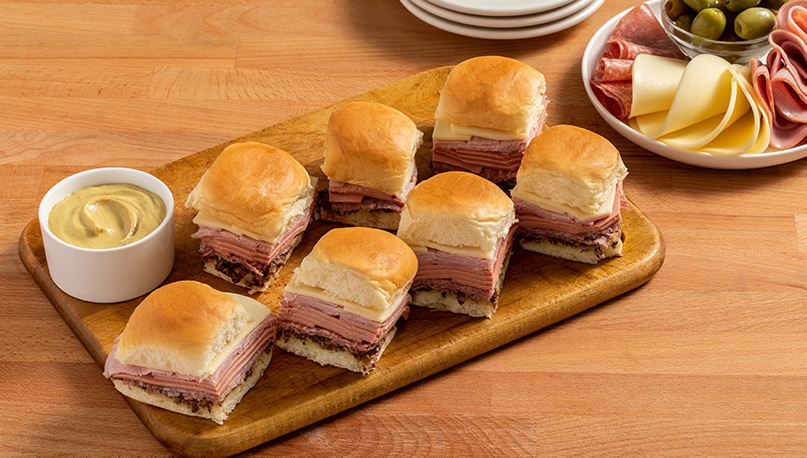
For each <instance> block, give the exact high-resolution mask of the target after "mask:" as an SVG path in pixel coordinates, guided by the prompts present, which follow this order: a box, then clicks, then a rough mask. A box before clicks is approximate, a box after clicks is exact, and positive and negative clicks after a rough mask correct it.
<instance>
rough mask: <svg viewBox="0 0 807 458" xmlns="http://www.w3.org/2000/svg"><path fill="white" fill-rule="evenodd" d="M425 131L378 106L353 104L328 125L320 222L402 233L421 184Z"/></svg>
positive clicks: (407, 119)
mask: <svg viewBox="0 0 807 458" xmlns="http://www.w3.org/2000/svg"><path fill="white" fill-rule="evenodd" d="M422 143H423V132H421V131H420V130H418V128H417V126H416V125H415V123H414V122H413V121H412V120H411V119H409V117H407V116H406V115H405V114H403V113H401V112H400V111H398V110H396V109H394V108H392V107H389V106H386V105H383V104H380V103H374V102H349V103H347V104H345V105H343V106H342V107H340V108H338V109H337V110H336V111H334V112H333V113H332V114H331V116H330V119H329V120H328V127H327V131H326V138H325V161H324V163H323V164H322V171H323V172H324V173H325V175H326V176H327V177H328V186H327V187H326V188H325V189H323V190H322V191H320V193H319V196H318V202H317V210H316V213H315V218H316V219H321V220H326V221H335V222H339V223H344V224H349V225H353V226H369V227H377V228H381V229H393V230H394V229H396V228H397V227H398V221H399V220H400V213H401V210H402V209H403V205H404V203H405V202H406V197H407V195H408V194H409V191H410V190H411V189H412V187H413V186H414V185H415V182H416V181H417V167H416V166H415V153H417V150H418V147H419V146H420V145H421V144H422Z"/></svg>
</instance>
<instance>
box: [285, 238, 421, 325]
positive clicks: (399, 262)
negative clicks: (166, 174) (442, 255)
mask: <svg viewBox="0 0 807 458" xmlns="http://www.w3.org/2000/svg"><path fill="white" fill-rule="evenodd" d="M417 269H418V260H417V256H415V253H414V252H413V251H412V249H411V248H409V246H408V245H407V244H406V243H404V242H403V241H402V240H401V239H399V238H398V237H396V236H395V235H393V234H391V233H389V232H387V231H384V230H381V229H375V228H369V227H343V228H336V229H331V230H330V231H328V232H327V233H326V234H325V235H323V236H322V237H320V239H319V240H318V241H317V243H316V244H315V245H314V247H313V248H312V249H311V252H310V253H309V254H308V256H306V257H305V259H303V261H302V263H301V264H300V267H298V268H297V269H296V270H295V271H294V275H293V276H292V279H291V280H290V281H289V285H287V289H289V290H294V289H295V288H299V287H300V286H302V285H305V286H309V287H314V288H318V289H321V290H322V291H323V292H324V294H325V295H327V296H330V297H334V298H336V299H341V300H345V301H349V302H352V303H354V304H356V305H359V306H361V307H369V308H374V309H378V310H386V309H389V308H390V307H395V306H397V305H398V304H399V303H400V300H401V299H403V296H404V295H405V294H406V293H407V292H408V290H409V286H410V285H411V283H412V280H413V279H414V278H415V274H416V273H417Z"/></svg>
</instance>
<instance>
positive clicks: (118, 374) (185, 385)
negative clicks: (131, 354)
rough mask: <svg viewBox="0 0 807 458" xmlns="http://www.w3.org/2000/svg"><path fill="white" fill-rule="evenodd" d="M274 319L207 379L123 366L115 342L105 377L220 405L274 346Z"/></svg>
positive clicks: (267, 319) (270, 317) (105, 367)
mask: <svg viewBox="0 0 807 458" xmlns="http://www.w3.org/2000/svg"><path fill="white" fill-rule="evenodd" d="M276 325H277V320H276V318H275V317H274V316H273V315H269V316H267V317H266V319H265V320H264V321H263V322H262V323H261V324H260V325H258V327H256V328H255V329H254V330H253V331H252V332H251V333H250V334H249V335H248V336H247V337H246V338H245V339H244V340H243V341H241V343H240V344H239V346H238V348H236V349H235V350H234V351H233V353H231V354H230V355H229V356H228V357H227V359H226V360H225V361H224V362H223V363H222V364H221V366H220V367H219V368H218V369H217V370H216V372H214V373H213V374H212V375H210V376H209V377H202V378H199V377H195V376H191V375H186V374H178V373H176V372H168V371H162V370H157V369H151V368H148V367H141V366H132V365H127V364H123V363H122V362H120V361H118V359H117V358H116V357H115V355H116V353H117V349H118V344H117V342H116V343H115V344H114V345H113V346H112V350H111V351H110V355H109V357H108V358H107V360H106V364H105V366H104V376H105V377H107V378H116V379H119V380H124V381H126V382H127V383H143V384H146V385H150V386H153V387H159V389H160V392H162V393H163V394H166V395H169V396H172V395H173V396H179V395H181V396H183V397H185V398H190V399H212V400H214V401H216V402H221V401H222V400H223V399H224V398H225V397H226V396H227V395H228V394H229V393H230V391H232V390H233V388H235V387H236V386H238V384H240V383H241V382H243V381H244V379H245V378H246V374H247V372H249V369H250V368H252V365H253V364H254V363H255V360H256V359H258V356H260V354H261V352H263V351H264V350H266V349H268V348H271V347H270V345H273V344H274V338H275V329H276Z"/></svg>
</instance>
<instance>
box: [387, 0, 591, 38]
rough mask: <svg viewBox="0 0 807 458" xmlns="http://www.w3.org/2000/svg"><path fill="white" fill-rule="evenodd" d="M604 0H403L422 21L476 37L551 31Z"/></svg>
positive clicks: (577, 19) (569, 24)
mask: <svg viewBox="0 0 807 458" xmlns="http://www.w3.org/2000/svg"><path fill="white" fill-rule="evenodd" d="M604 2H605V0H546V1H542V2H535V1H529V0H498V1H490V0H401V4H403V6H404V7H405V8H406V9H407V10H409V12H410V13H412V14H413V15H414V16H415V17H417V18H418V19H420V20H421V21H423V22H425V23H427V24H429V25H431V26H433V27H437V28H438V29H441V30H445V31H447V32H451V33H455V34H458V35H464V36H468V37H474V38H486V39H493V40H512V39H520V38H531V37H538V36H543V35H550V34H553V33H556V32H559V31H561V30H565V29H568V28H570V27H573V26H575V25H577V24H579V23H581V22H582V21H583V20H585V19H586V18H588V17H589V16H591V15H592V14H594V12H595V11H597V9H599V8H600V6H602V4H603V3H604Z"/></svg>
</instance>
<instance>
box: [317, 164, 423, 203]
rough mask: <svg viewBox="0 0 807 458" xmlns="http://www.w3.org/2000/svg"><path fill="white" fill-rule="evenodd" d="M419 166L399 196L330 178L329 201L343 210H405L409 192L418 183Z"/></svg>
mask: <svg viewBox="0 0 807 458" xmlns="http://www.w3.org/2000/svg"><path fill="white" fill-rule="evenodd" d="M417 179H418V175H417V167H415V169H414V170H413V172H412V176H411V177H410V178H409V182H408V183H407V184H406V186H405V187H404V189H403V191H402V192H401V194H400V195H399V196H396V195H393V194H387V193H385V192H382V191H378V190H375V189H371V188H368V187H365V186H359V185H356V184H352V183H347V182H345V181H339V180H331V179H329V180H328V202H330V203H331V204H336V205H337V207H335V208H339V209H340V210H342V211H348V210H360V209H367V210H375V209H379V208H385V209H394V210H395V211H399V212H400V211H401V210H403V206H404V204H405V203H406V198H407V197H408V196H409V192H410V191H411V190H412V188H414V187H415V184H416V183H417Z"/></svg>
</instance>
